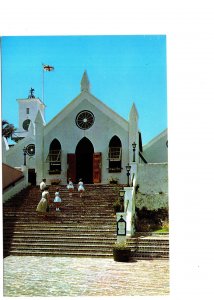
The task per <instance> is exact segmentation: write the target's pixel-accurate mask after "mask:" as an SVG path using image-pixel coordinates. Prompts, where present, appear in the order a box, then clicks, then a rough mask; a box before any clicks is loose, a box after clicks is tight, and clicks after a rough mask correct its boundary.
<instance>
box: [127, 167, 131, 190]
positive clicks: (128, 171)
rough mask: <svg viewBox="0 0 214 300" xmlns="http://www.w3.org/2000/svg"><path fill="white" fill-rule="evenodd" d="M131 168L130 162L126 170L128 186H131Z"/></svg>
mask: <svg viewBox="0 0 214 300" xmlns="http://www.w3.org/2000/svg"><path fill="white" fill-rule="evenodd" d="M130 170H131V166H130V165H129V164H128V165H127V166H126V171H127V173H126V175H127V186H130V185H129V176H130Z"/></svg>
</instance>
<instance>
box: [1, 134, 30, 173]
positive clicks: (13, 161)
mask: <svg viewBox="0 0 214 300" xmlns="http://www.w3.org/2000/svg"><path fill="white" fill-rule="evenodd" d="M29 144H35V139H34V137H33V136H32V137H27V138H25V139H22V140H20V141H19V142H18V143H17V144H15V145H14V146H13V147H11V148H10V149H9V150H8V151H7V152H6V161H7V164H8V165H10V166H11V167H14V168H15V167H20V166H21V165H23V163H24V154H23V149H24V147H26V146H28V145H29ZM26 164H27V167H28V168H29V169H31V168H32V169H34V168H35V156H31V157H29V156H28V155H27V156H26Z"/></svg>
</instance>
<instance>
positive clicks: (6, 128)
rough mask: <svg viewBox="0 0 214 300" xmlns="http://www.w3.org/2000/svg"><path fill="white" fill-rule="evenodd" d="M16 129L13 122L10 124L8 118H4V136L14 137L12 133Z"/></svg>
mask: <svg viewBox="0 0 214 300" xmlns="http://www.w3.org/2000/svg"><path fill="white" fill-rule="evenodd" d="M15 131H16V128H15V127H14V125H13V124H10V123H9V122H8V121H6V120H2V136H4V137H5V138H6V139H8V138H12V135H13V134H14V132H15Z"/></svg>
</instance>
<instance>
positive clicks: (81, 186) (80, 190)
mask: <svg viewBox="0 0 214 300" xmlns="http://www.w3.org/2000/svg"><path fill="white" fill-rule="evenodd" d="M84 191H85V188H84V185H83V182H82V179H80V180H79V183H78V192H79V193H80V197H82V194H83V192H84Z"/></svg>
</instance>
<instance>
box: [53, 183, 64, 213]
mask: <svg viewBox="0 0 214 300" xmlns="http://www.w3.org/2000/svg"><path fill="white" fill-rule="evenodd" d="M61 202H62V199H61V198H60V196H59V189H58V188H57V189H56V193H55V198H54V203H55V206H56V211H60V209H59V208H60V204H61Z"/></svg>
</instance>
